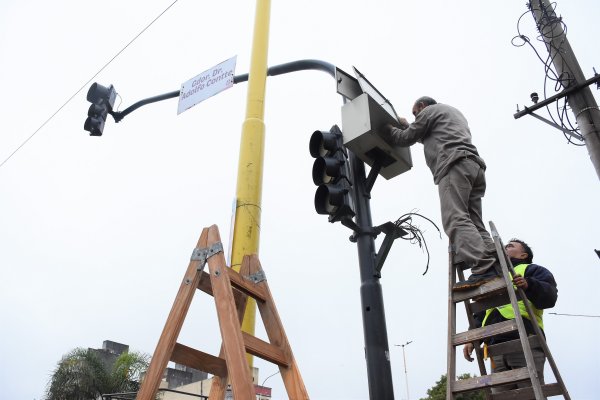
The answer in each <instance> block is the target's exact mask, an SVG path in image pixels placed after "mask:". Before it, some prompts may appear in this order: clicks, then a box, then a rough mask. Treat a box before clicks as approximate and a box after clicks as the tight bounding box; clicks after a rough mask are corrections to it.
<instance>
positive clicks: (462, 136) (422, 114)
mask: <svg viewBox="0 0 600 400" xmlns="http://www.w3.org/2000/svg"><path fill="white" fill-rule="evenodd" d="M412 113H413V115H414V116H415V121H414V122H413V123H412V124H408V122H407V121H406V119H405V118H400V119H399V125H400V128H397V127H394V126H393V125H391V124H387V125H385V126H384V127H382V129H381V133H382V136H383V138H384V139H386V140H387V141H388V142H389V143H391V144H392V145H394V146H398V147H408V146H412V145H413V144H415V143H417V142H420V143H422V144H423V151H424V153H425V162H426V163H427V166H428V167H429V169H430V170H431V173H432V174H433V181H434V183H435V184H436V185H438V191H439V196H440V206H441V214H442V225H443V227H444V231H445V232H446V235H448V237H449V238H450V242H451V249H450V251H451V252H453V253H455V256H454V257H453V259H454V260H453V262H454V263H455V264H461V263H464V264H465V265H466V266H467V267H468V268H471V276H470V277H469V279H467V280H465V281H462V282H458V283H457V284H456V285H455V286H454V289H455V290H467V289H471V288H474V287H477V286H479V285H481V284H483V283H485V282H487V281H489V280H491V279H494V278H496V277H497V276H498V273H497V269H496V266H497V265H498V260H497V258H496V250H495V247H494V242H493V241H492V238H491V236H490V234H489V233H488V231H487V230H486V228H485V225H484V224H483V220H482V210H481V199H482V197H483V195H484V194H485V189H486V183H485V169H486V165H485V162H484V161H483V159H482V158H481V157H480V156H479V153H478V152H477V148H476V147H475V145H473V143H472V142H471V131H470V130H469V125H468V123H467V119H466V118H465V116H464V115H463V114H462V113H461V112H460V111H459V110H457V109H456V108H454V107H452V106H449V105H447V104H439V103H437V102H436V101H435V100H434V99H432V98H431V97H427V96H423V97H420V98H418V99H417V101H415V103H414V105H413V108H412Z"/></svg>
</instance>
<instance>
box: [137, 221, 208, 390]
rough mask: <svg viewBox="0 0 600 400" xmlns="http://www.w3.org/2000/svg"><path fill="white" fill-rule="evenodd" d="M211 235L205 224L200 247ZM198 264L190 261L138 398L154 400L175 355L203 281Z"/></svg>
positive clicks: (199, 242)
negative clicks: (194, 298) (165, 371)
mask: <svg viewBox="0 0 600 400" xmlns="http://www.w3.org/2000/svg"><path fill="white" fill-rule="evenodd" d="M207 238H208V229H206V228H205V229H203V230H202V233H201V235H200V238H199V239H198V244H197V246H196V247H197V248H204V247H206V240H207ZM198 266H199V261H190V263H189V265H188V268H187V270H186V272H185V276H184V279H183V281H182V283H181V285H180V287H179V291H178V292H177V295H176V297H175V301H174V302H173V306H172V307H171V311H170V312H169V316H168V317H167V321H166V323H165V326H164V328H163V331H162V333H161V335H160V338H159V339H158V344H157V345H156V349H155V351H154V354H153V356H152V359H151V360H150V365H149V366H148V370H147V371H146V376H145V378H144V380H143V381H142V384H141V386H140V390H139V392H138V394H137V397H136V399H137V400H153V399H154V397H155V396H156V392H157V391H158V386H159V385H160V381H161V380H162V375H163V371H164V370H165V368H166V367H167V364H168V362H169V359H170V358H171V354H172V353H173V349H174V348H175V344H176V342H177V337H178V336H179V332H181V328H182V326H183V322H184V320H185V316H186V315H187V312H188V310H189V308H190V304H191V302H192V299H193V297H194V294H195V292H196V288H197V287H198V284H199V283H200V278H201V276H202V275H201V271H198Z"/></svg>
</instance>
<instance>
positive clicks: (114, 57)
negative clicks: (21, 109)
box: [0, 0, 179, 167]
mask: <svg viewBox="0 0 600 400" xmlns="http://www.w3.org/2000/svg"><path fill="white" fill-rule="evenodd" d="M178 1H179V0H175V1H173V2H172V3H171V4H170V5H169V6H168V7H167V8H165V9H164V10H163V11H162V12H161V13H160V14H158V16H157V17H156V18H154V19H153V20H152V21H151V22H150V23H149V24H148V25H146V27H144V29H142V30H141V31H140V32H139V33H138V34H137V35H135V36H134V37H133V39H131V40H130V41H129V43H127V44H126V45H125V47H123V48H122V49H121V50H119V51H118V52H117V54H115V55H114V56H113V57H112V58H111V59H110V60H108V62H107V63H106V64H104V65H103V66H102V68H100V69H99V70H98V72H96V73H95V74H94V75H93V76H92V77H91V78H90V79H88V80H87V81H86V82H85V83H84V84H83V85H82V86H81V87H80V88H79V89H77V91H76V92H75V93H73V95H72V96H71V97H69V98H68V99H67V101H65V102H64V103H63V105H62V106H60V107H59V108H58V110H56V111H55V112H54V114H52V115H51V116H50V117H49V118H48V119H47V120H46V121H44V123H43V124H42V125H40V127H39V128H37V129H36V130H35V132H33V133H32V134H31V135H30V136H29V137H28V138H27V139H25V141H24V142H23V143H21V144H20V145H19V146H18V147H17V148H16V149H15V150H14V151H13V152H12V153H11V154H10V155H9V156H8V157H7V158H6V159H5V160H4V161H2V163H1V164H0V167H2V166H3V165H4V164H5V163H6V162H7V161H8V160H10V159H11V157H12V156H14V155H15V153H16V152H17V151H19V150H20V149H21V148H22V147H23V146H25V144H27V142H29V140H31V138H32V137H34V136H35V135H36V134H37V133H38V132H39V131H40V130H41V129H42V128H43V127H44V126H46V124H47V123H48V122H50V121H51V120H52V118H54V117H55V116H56V114H58V113H59V112H60V111H61V110H62V109H63V108H65V106H66V105H67V104H69V103H70V102H71V100H73V98H74V97H75V96H77V95H78V94H79V92H81V91H82V90H83V89H84V88H85V87H86V86H87V85H89V83H90V82H91V81H92V80H93V79H94V78H95V77H96V76H98V75H99V74H100V73H101V72H102V71H104V69H105V68H106V67H108V66H109V65H110V63H112V62H113V61H114V60H115V59H116V58H117V57H118V56H120V55H121V53H123V52H124V51H125V49H127V47H129V45H130V44H132V43H133V42H134V41H135V40H136V39H137V38H138V37H140V36H141V35H142V33H144V32H145V31H146V30H147V29H148V28H150V26H152V24H154V23H155V22H156V21H157V20H158V19H159V18H160V17H162V16H163V14H164V13H166V12H167V11H168V10H169V9H170V8H171V7H173V6H174V5H175V3H177V2H178Z"/></svg>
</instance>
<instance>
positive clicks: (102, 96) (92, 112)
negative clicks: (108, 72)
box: [83, 82, 117, 136]
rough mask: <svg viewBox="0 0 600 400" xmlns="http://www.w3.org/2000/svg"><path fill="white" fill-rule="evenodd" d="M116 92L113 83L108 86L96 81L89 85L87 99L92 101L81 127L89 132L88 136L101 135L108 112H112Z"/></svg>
mask: <svg viewBox="0 0 600 400" xmlns="http://www.w3.org/2000/svg"><path fill="white" fill-rule="evenodd" d="M116 98H117V92H116V90H115V88H114V86H113V85H110V86H109V87H105V86H102V85H100V84H98V83H96V82H94V83H93V84H92V86H90V89H89V90H88V93H87V101H89V102H90V103H92V104H91V105H90V108H89V110H88V117H87V119H86V120H85V124H84V125H83V129H85V130H86V131H88V132H89V133H90V136H102V131H103V130H104V123H105V122H106V117H107V116H108V114H109V113H112V109H113V105H114V104H115V99H116Z"/></svg>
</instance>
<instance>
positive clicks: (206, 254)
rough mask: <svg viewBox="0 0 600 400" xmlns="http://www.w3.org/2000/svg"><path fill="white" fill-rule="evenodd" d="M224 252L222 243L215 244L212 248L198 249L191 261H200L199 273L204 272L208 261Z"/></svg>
mask: <svg viewBox="0 0 600 400" xmlns="http://www.w3.org/2000/svg"><path fill="white" fill-rule="evenodd" d="M222 252H223V244H222V243H221V242H216V243H213V244H212V245H211V246H210V247H204V248H198V247H196V248H195V249H194V251H193V252H192V256H191V257H190V261H200V263H199V264H198V271H202V270H203V269H204V266H205V265H206V261H207V260H208V259H209V258H211V257H212V256H214V255H215V254H217V253H222Z"/></svg>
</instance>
